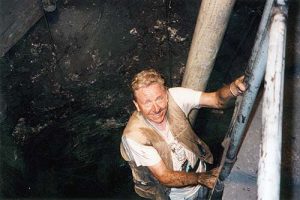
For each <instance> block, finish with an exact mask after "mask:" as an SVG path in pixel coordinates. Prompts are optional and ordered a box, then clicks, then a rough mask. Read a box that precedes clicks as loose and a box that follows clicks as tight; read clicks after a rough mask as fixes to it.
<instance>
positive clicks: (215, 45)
mask: <svg viewBox="0 0 300 200" xmlns="http://www.w3.org/2000/svg"><path fill="white" fill-rule="evenodd" d="M234 3H235V0H222V1H218V0H202V2H201V7H200V11H199V14H198V18H197V23H196V27H195V31H194V35H193V40H192V44H191V48H190V51H189V55H188V59H187V64H186V69H185V73H184V77H183V81H182V84H181V85H182V86H183V87H187V88H192V89H195V90H202V91H204V90H205V88H206V85H207V80H208V78H209V76H210V73H211V71H212V68H213V65H214V62H215V59H216V55H217V53H218V51H219V48H220V45H221V42H222V39H223V36H224V33H225V30H226V27H227V24H228V21H229V17H230V14H231V11H232V8H233V5H234ZM196 114H197V112H193V113H192V114H190V122H191V124H193V123H194V119H195V116H196Z"/></svg>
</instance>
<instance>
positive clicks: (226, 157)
mask: <svg viewBox="0 0 300 200" xmlns="http://www.w3.org/2000/svg"><path fill="white" fill-rule="evenodd" d="M273 3H274V0H267V2H266V4H265V7H264V12H263V16H262V19H261V22H260V25H259V28H258V32H257V36H256V40H255V44H254V47H253V49H252V53H251V57H250V59H249V63H248V68H247V70H246V73H245V75H246V80H245V81H246V82H247V84H248V90H247V91H246V92H245V93H244V95H243V96H241V97H238V99H237V100H236V106H235V110H234V114H233V116H232V120H231V122H230V125H229V129H228V132H227V134H226V137H225V139H224V153H223V158H222V160H221V164H220V175H219V180H218V182H217V183H216V186H215V187H214V189H213V190H212V192H211V194H210V199H219V198H221V197H222V194H223V188H224V186H223V181H224V180H225V178H227V177H228V175H229V174H230V172H231V169H232V167H233V165H234V163H235V161H236V157H237V154H238V151H239V149H240V146H241V144H242V140H243V138H244V136H245V129H246V125H247V122H248V120H249V115H250V113H251V111H252V107H253V104H254V102H255V99H256V96H257V93H258V89H259V88H260V85H261V82H262V79H263V75H264V72H265V66H266V60H267V47H268V35H267V32H268V29H267V28H266V27H268V24H269V21H270V18H271V10H272V6H273Z"/></svg>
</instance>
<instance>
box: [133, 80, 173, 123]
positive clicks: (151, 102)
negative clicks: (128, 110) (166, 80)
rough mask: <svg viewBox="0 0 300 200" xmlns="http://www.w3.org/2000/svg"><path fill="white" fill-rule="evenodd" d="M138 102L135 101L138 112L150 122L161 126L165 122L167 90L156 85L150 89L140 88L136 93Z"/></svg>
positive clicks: (152, 85) (149, 87) (150, 86)
mask: <svg viewBox="0 0 300 200" xmlns="http://www.w3.org/2000/svg"><path fill="white" fill-rule="evenodd" d="M135 97H136V101H133V103H134V105H135V106H136V108H137V110H138V111H140V112H141V113H142V114H143V115H144V117H146V118H147V119H148V120H150V121H152V122H154V123H157V124H160V123H162V122H163V121H164V119H165V117H166V113H167V106H168V95H167V92H166V89H165V88H164V87H163V86H161V85H159V84H158V83H154V84H151V85H149V86H148V87H144V88H139V89H138V90H136V91H135Z"/></svg>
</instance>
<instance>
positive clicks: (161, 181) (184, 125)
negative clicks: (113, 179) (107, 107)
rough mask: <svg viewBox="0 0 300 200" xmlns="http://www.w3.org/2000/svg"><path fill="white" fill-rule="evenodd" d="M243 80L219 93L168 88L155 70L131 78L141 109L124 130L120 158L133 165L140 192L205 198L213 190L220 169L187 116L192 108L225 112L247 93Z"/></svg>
mask: <svg viewBox="0 0 300 200" xmlns="http://www.w3.org/2000/svg"><path fill="white" fill-rule="evenodd" d="M243 79H244V78H243V77H240V78H239V79H237V80H235V81H234V82H232V83H231V84H230V85H226V86H224V87H222V88H221V89H219V90H217V91H216V92H210V93H207V92H201V91H195V90H192V89H187V88H182V87H177V88H170V89H167V88H166V86H165V81H164V79H163V78H162V76H161V75H160V74H159V73H158V72H157V71H155V70H154V69H148V70H144V71H142V72H140V73H138V74H137V75H135V77H134V78H133V80H132V83H131V89H132V92H133V98H134V100H133V103H134V105H135V107H136V111H135V112H134V113H133V114H132V116H131V117H130V119H129V121H128V124H127V126H126V128H125V130H124V132H123V136H122V142H121V154H122V156H123V158H124V159H125V160H126V161H128V163H129V165H130V167H131V170H132V175H133V181H134V184H135V191H136V192H137V194H138V195H140V196H141V197H144V198H150V199H171V200H177V199H178V200H179V199H180V200H182V199H189V200H193V199H201V198H205V194H204V193H205V189H206V187H208V188H212V187H213V185H214V183H215V181H216V177H217V174H218V171H217V169H214V170H211V171H208V172H206V165H205V163H210V164H212V162H213V157H212V154H211V152H210V150H209V148H208V146H207V145H206V144H205V143H204V142H203V141H202V140H201V139H200V138H198V136H197V135H196V134H195V133H194V132H193V130H192V128H191V126H190V124H189V121H188V119H187V116H188V114H189V112H190V111H191V109H193V108H201V107H211V108H217V109H219V108H224V107H225V105H226V103H228V101H229V100H230V99H232V98H234V97H236V96H238V95H241V94H242V93H243V92H244V91H245V90H246V85H245V84H244V83H243Z"/></svg>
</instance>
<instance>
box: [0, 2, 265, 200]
mask: <svg viewBox="0 0 300 200" xmlns="http://www.w3.org/2000/svg"><path fill="white" fill-rule="evenodd" d="M261 4H262V3H256V2H251V3H249V2H248V3H247V2H245V1H241V2H239V1H238V2H237V4H236V6H235V8H234V12H233V14H232V17H231V20H230V23H229V27H228V29H227V32H226V35H225V37H224V40H223V43H222V47H221V49H220V52H219V54H218V58H217V60H216V64H215V68H214V71H213V73H212V75H211V79H210V82H209V83H208V90H214V89H216V88H219V87H220V86H222V85H223V84H224V83H228V82H229V81H231V80H232V79H233V78H236V77H237V76H238V75H240V74H241V73H243V70H244V69H245V67H246V65H247V60H248V57H249V55H250V50H251V48H252V45H253V40H254V37H255V34H256V33H255V32H256V30H257V25H258V23H259V20H260V17H261V14H262V8H263V5H261ZM199 6H200V2H199V1H195V0H188V1H183V0H176V1H148V0H143V1H141V0H125V1H119V0H112V1H93V0H89V1H79V0H76V1H68V0H62V1H58V2H57V9H56V10H55V11H54V12H51V13H45V16H44V17H43V18H41V19H40V21H39V22H38V23H37V24H36V25H35V26H33V27H32V28H31V30H30V31H29V32H28V33H27V34H26V35H25V36H24V37H23V38H22V39H21V40H20V41H19V42H18V44H17V45H15V47H14V48H12V49H11V50H10V51H9V52H8V53H7V54H6V55H5V56H4V57H3V58H1V66H0V70H1V73H0V75H1V81H0V83H1V85H0V86H1V87H0V88H1V90H0V93H1V113H0V114H1V115H0V120H1V121H0V122H1V158H0V159H1V185H0V186H1V197H4V198H8V197H14V198H21V197H26V198H27V197H28V198H51V197H52V198H59V197H61V198H89V197H94V198H115V199H124V198H138V197H137V196H136V195H135V193H134V191H133V185H132V184H133V183H132V180H131V174H130V169H129V167H128V166H127V164H126V163H125V162H124V161H123V160H122V159H121V157H120V153H119V142H120V139H121V134H122V130H123V128H124V126H125V125H126V122H127V119H128V118H129V116H130V113H131V112H132V111H133V109H134V107H133V104H132V102H131V96H130V91H129V87H128V86H129V84H130V80H131V78H132V76H133V75H134V74H135V73H136V72H138V71H140V70H142V69H145V68H148V67H154V68H156V69H158V70H159V71H161V72H162V73H163V74H164V76H165V78H166V80H167V84H168V86H169V87H173V86H179V85H180V83H181V80H182V76H183V73H184V69H185V63H186V59H187V55H188V50H189V46H190V43H191V39H192V34H193V29H194V25H195V21H196V17H197V12H198V8H199ZM231 114H232V109H229V110H225V111H222V112H220V111H215V110H206V109H203V110H202V111H201V112H200V115H199V118H198V122H197V124H196V127H195V129H196V132H197V133H198V134H199V135H200V136H201V137H202V138H204V139H205V140H206V141H207V142H208V144H209V145H210V146H211V148H212V150H213V152H214V154H215V156H216V157H217V158H218V157H219V156H220V155H219V154H220V152H221V151H220V143H221V141H222V139H223V136H224V134H225V133H226V131H227V126H228V124H229V122H230V117H231ZM217 160H218V159H217ZM216 164H217V163H216Z"/></svg>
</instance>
